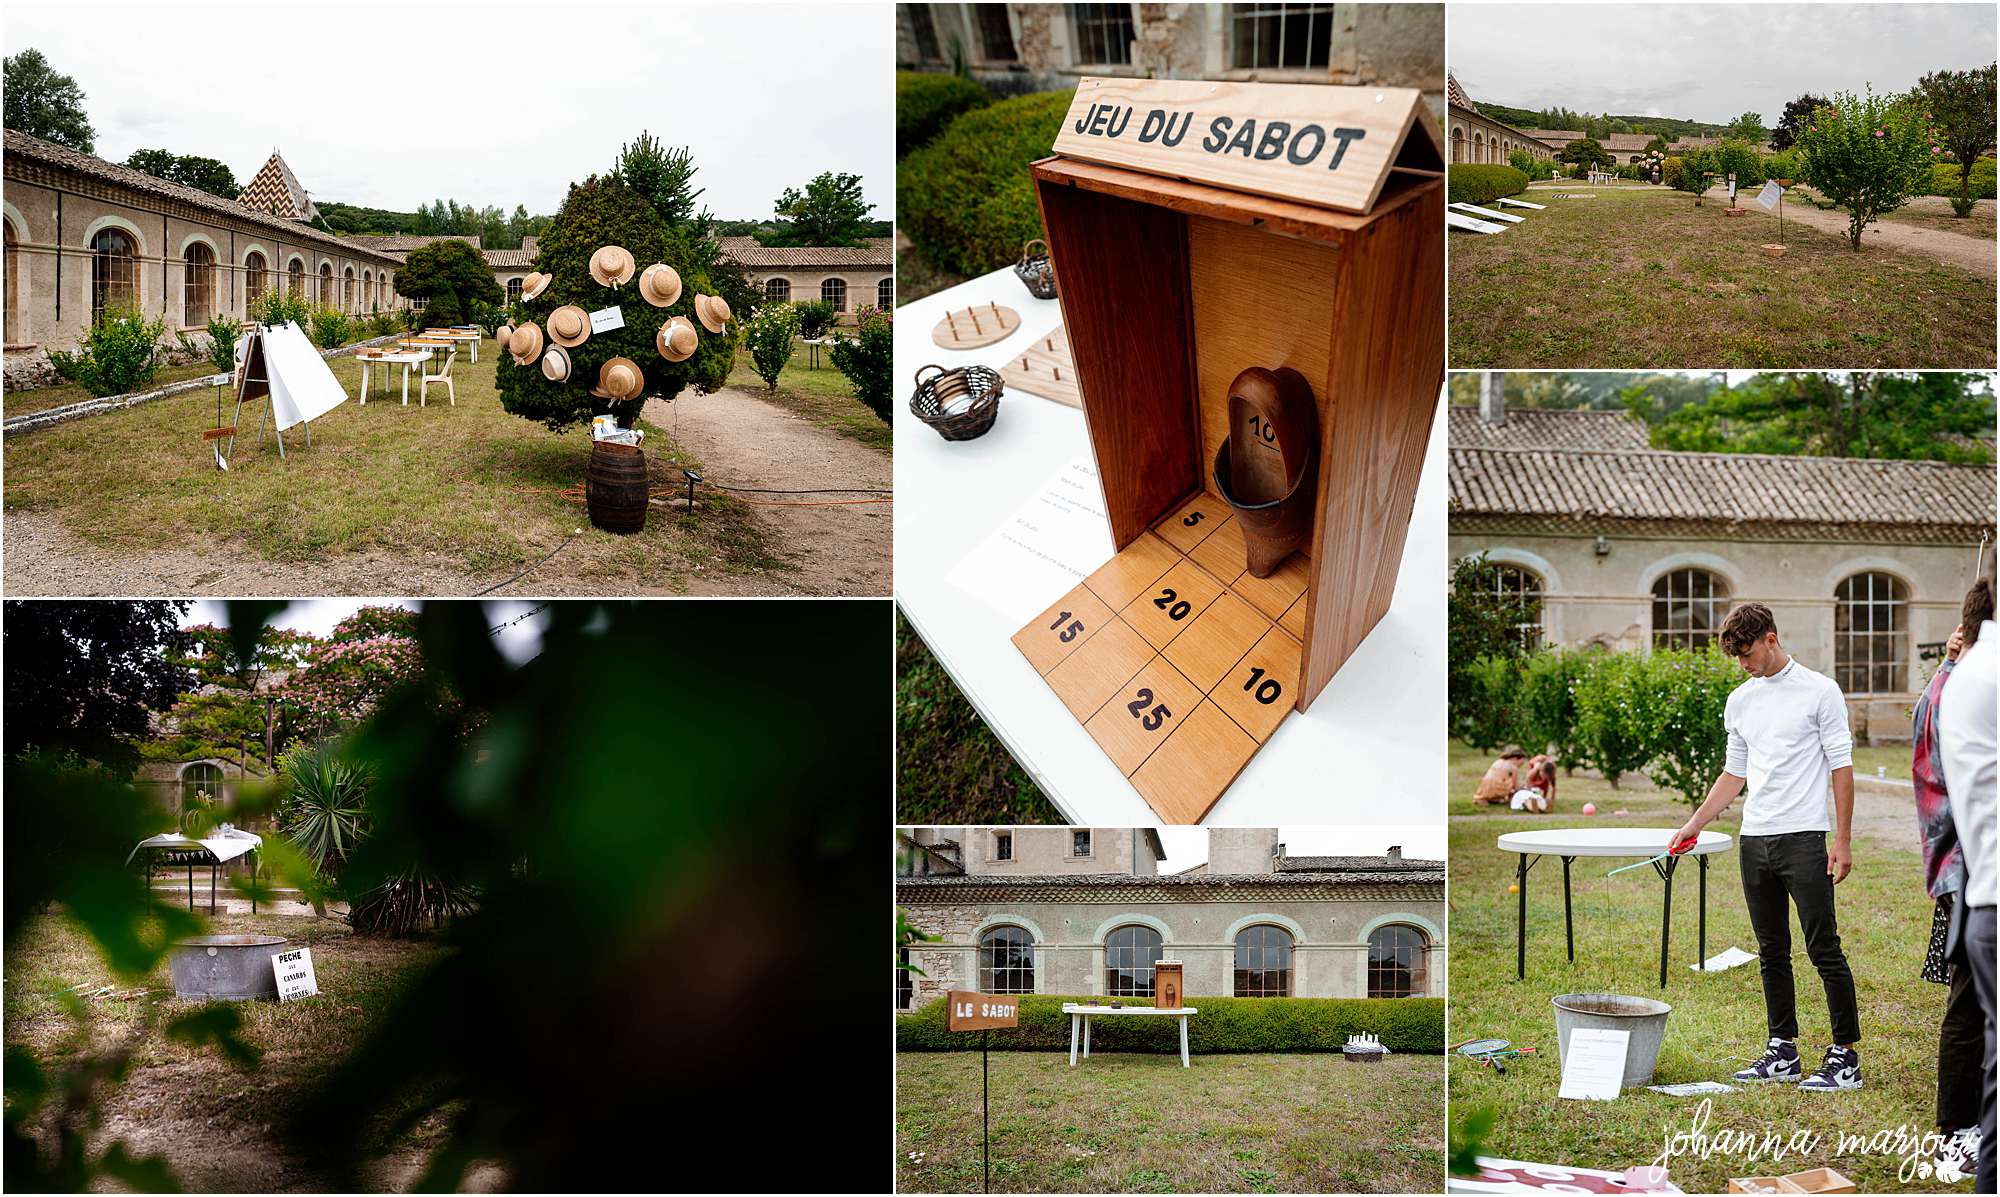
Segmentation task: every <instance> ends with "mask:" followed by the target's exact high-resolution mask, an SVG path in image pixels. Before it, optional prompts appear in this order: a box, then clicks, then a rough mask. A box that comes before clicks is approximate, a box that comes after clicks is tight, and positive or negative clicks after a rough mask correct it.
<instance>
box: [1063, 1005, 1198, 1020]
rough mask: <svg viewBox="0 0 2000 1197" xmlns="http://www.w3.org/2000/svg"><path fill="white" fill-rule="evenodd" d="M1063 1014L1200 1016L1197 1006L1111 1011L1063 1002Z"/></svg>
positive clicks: (1132, 1007) (1103, 1007)
mask: <svg viewBox="0 0 2000 1197" xmlns="http://www.w3.org/2000/svg"><path fill="white" fill-rule="evenodd" d="M1063 1013H1064V1014H1171V1015H1175V1016H1176V1017H1178V1016H1180V1015H1185V1014H1200V1013H1201V1007H1199V1006H1182V1007H1180V1008H1179V1009H1175V1010H1162V1009H1160V1008H1159V1007H1158V1006H1120V1007H1119V1008H1118V1009H1116V1010H1113V1009H1112V1008H1111V1007H1110V1006H1108V1005H1105V1006H1090V1005H1085V1004H1083V1003H1081V1002H1064V1003H1063Z"/></svg>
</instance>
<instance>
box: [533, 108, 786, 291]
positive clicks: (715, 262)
mask: <svg viewBox="0 0 2000 1197" xmlns="http://www.w3.org/2000/svg"><path fill="white" fill-rule="evenodd" d="M698 169H699V168H698V167H696V166H695V163H694V156H693V155H692V154H691V153H690V152H689V151H688V149H687V147H686V146H681V147H679V148H676V149H668V148H667V147H666V146H665V145H663V144H661V142H660V141H659V140H658V139H657V138H655V137H654V136H653V135H652V134H650V133H646V132H643V131H642V132H641V133H640V134H639V136H638V137H637V138H635V139H633V141H632V142H631V143H630V144H628V145H624V146H621V147H619V151H618V160H617V162H616V163H615V164H614V165H613V167H612V172H611V173H612V176H613V177H614V178H617V179H618V180H620V181H621V182H623V183H625V184H626V185H627V186H629V187H631V188H632V189H633V190H634V191H637V192H638V193H639V194H640V195H642V196H644V197H645V199H646V202H647V203H649V204H651V205H652V206H653V211H654V212H656V213H658V214H659V217H660V219H661V220H662V221H664V222H665V223H666V226H667V231H668V232H669V233H671V234H673V235H674V236H675V237H677V238H678V239H679V240H680V242H681V243H682V244H683V245H685V246H686V249H685V251H684V254H685V260H684V261H682V262H679V263H676V264H675V266H674V268H675V269H676V270H679V271H680V272H681V274H682V276H683V277H685V276H686V275H687V274H688V273H689V271H690V270H693V271H695V272H697V273H701V274H705V275H706V276H707V277H708V286H709V291H708V293H709V294H710V295H720V296H721V297H722V298H723V299H724V300H726V301H727V302H728V304H729V308H730V310H731V311H733V312H735V313H736V314H737V315H739V316H743V317H746V318H747V317H748V316H749V315H750V313H751V312H753V311H754V310H756V309H757V308H758V307H759V306H760V305H762V304H763V302H764V293H763V291H762V290H761V289H759V288H758V287H757V286H755V285H754V284H752V283H751V282H750V278H749V276H748V275H746V274H744V273H743V268H742V267H741V266H738V265H737V264H736V263H735V262H732V261H730V260H729V259H728V258H727V257H725V256H724V255H723V253H722V244H721V242H720V241H718V240H717V230H716V221H715V216H714V214H713V213H711V212H709V210H708V209H706V208H703V207H700V206H699V205H698V201H699V200H700V199H701V194H702V188H700V187H697V186H695V185H694V177H695V174H696V172H697V170H698ZM543 231H547V230H546V226H545V227H544V229H543Z"/></svg>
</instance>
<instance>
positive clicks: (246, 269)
mask: <svg viewBox="0 0 2000 1197" xmlns="http://www.w3.org/2000/svg"><path fill="white" fill-rule="evenodd" d="M268 269H269V267H268V266H266V265H265V263H264V255H263V254H260V253H257V252H256V251H254V250H253V251H251V253H250V254H249V255H248V256H246V257H245V258H244V259H243V312H244V314H245V315H248V314H249V312H250V305H251V304H253V303H256V302H257V301H258V300H260V299H262V298H264V281H265V280H264V272H265V271H266V270H268Z"/></svg>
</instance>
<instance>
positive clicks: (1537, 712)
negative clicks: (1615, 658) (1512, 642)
mask: <svg viewBox="0 0 2000 1197" xmlns="http://www.w3.org/2000/svg"><path fill="white" fill-rule="evenodd" d="M1600 656H1601V654H1595V653H1588V652H1584V651H1580V650H1577V649H1543V650H1542V651H1540V652H1537V653H1532V654H1530V655H1529V656H1528V658H1527V659H1526V660H1525V661H1523V662H1522V663H1521V674H1520V680H1519V685H1520V697H1519V703H1520V708H1521V736H1520V740H1521V742H1522V743H1523V744H1531V745H1533V746H1534V749H1535V751H1542V752H1549V753H1551V754H1553V755H1554V756H1555V758H1556V763H1557V764H1558V765H1561V766H1562V767H1563V768H1565V769H1574V768H1576V767H1577V766H1578V765H1580V764H1582V763H1583V760H1584V752H1583V743H1582V740H1581V739H1580V738H1579V736H1578V733H1577V717H1576V689H1577V687H1578V686H1579V685H1581V684H1582V682H1583V677H1584V674H1585V673H1586V672H1588V670H1589V668H1590V666H1591V664H1592V663H1593V662H1594V661H1596V660H1597V659H1599V657H1600Z"/></svg>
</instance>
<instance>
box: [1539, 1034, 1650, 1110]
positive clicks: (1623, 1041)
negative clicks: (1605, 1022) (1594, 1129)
mask: <svg viewBox="0 0 2000 1197" xmlns="http://www.w3.org/2000/svg"><path fill="white" fill-rule="evenodd" d="M1631 1040H1632V1032H1630V1031H1608V1030H1602V1029H1599V1028H1597V1027H1578V1028H1576V1029H1575V1030H1573V1031H1571V1032H1570V1033H1569V1043H1568V1044H1567V1045H1565V1046H1564V1048H1563V1054H1562V1065H1563V1075H1562V1089H1561V1090H1559V1091H1558V1093H1557V1096H1558V1097H1567V1098H1571V1099H1573V1100H1576V1101H1616V1100H1617V1099H1618V1094H1619V1092H1620V1091H1621V1090H1622V1089H1624V1087H1625V1052H1626V1049H1627V1047H1628V1046H1630V1043H1631Z"/></svg>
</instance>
